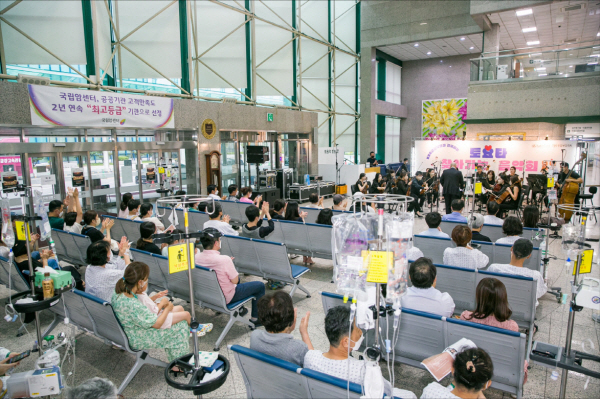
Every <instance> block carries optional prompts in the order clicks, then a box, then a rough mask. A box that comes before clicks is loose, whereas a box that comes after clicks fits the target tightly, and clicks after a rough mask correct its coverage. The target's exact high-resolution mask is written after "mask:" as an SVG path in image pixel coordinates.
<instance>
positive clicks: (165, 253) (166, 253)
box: [161, 229, 200, 257]
mask: <svg viewBox="0 0 600 399" xmlns="http://www.w3.org/2000/svg"><path fill="white" fill-rule="evenodd" d="M183 233H184V232H183V230H180V229H175V230H173V231H172V232H171V234H183ZM184 242H185V240H173V242H171V243H170V244H169V245H168V246H164V247H162V249H161V253H162V256H166V257H169V247H170V246H173V245H179V244H183V243H184ZM195 253H200V250H199V249H198V248H195Z"/></svg>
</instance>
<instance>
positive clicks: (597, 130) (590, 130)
mask: <svg viewBox="0 0 600 399" xmlns="http://www.w3.org/2000/svg"><path fill="white" fill-rule="evenodd" d="M565 136H567V137H572V136H583V137H598V136H600V123H567V125H566V126H565Z"/></svg>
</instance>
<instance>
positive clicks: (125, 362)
mask: <svg viewBox="0 0 600 399" xmlns="http://www.w3.org/2000/svg"><path fill="white" fill-rule="evenodd" d="M324 205H325V206H331V205H332V203H331V199H328V200H326V201H325V204H324ZM427 212H428V209H426V213H427ZM426 228H427V226H426V224H425V221H424V219H416V220H415V225H414V233H416V234H418V233H419V232H421V231H423V230H425V229H426ZM589 228H590V230H589V231H593V232H595V234H598V233H597V231H598V225H597V224H596V225H589ZM591 244H592V247H593V248H594V249H595V250H596V251H597V250H598V242H592V243H591ZM550 255H553V256H556V257H557V258H558V259H552V260H550V266H549V270H548V286H558V287H562V290H563V292H570V283H569V281H571V280H572V277H571V276H570V275H568V274H567V271H566V268H565V260H564V258H565V254H564V253H563V251H562V249H561V241H560V239H558V240H551V241H550ZM425 256H427V254H425ZM314 261H315V262H316V263H315V265H313V266H311V272H310V273H307V274H305V275H304V276H303V277H302V278H301V282H302V285H303V286H304V287H306V288H307V289H308V290H309V291H310V293H311V297H310V298H306V295H305V294H304V293H303V292H302V291H300V290H297V291H296V293H295V295H294V298H293V300H294V305H295V306H296V307H297V308H298V318H300V317H302V316H304V315H305V314H306V312H308V311H310V323H309V334H310V338H311V340H312V343H313V345H314V347H315V349H319V350H323V351H326V350H328V348H329V344H328V341H327V337H326V335H325V329H324V318H325V315H324V313H323V306H322V303H321V295H320V292H322V291H328V292H335V285H334V284H332V283H331V277H332V261H330V260H323V259H316V258H315V259H314ZM291 262H292V263H296V264H301V262H302V257H297V258H295V259H292V260H291ZM586 277H593V278H599V277H600V273H599V268H598V265H596V264H595V265H594V266H593V268H592V273H591V274H589V275H586ZM242 280H243V281H253V280H259V279H258V278H256V277H252V276H244V277H243V278H242ZM289 289H290V288H284V290H286V291H289ZM267 292H269V290H268V289H267ZM8 296H9V291H8V289H7V288H6V287H4V286H0V298H2V301H3V302H5V301H6V300H7V298H8ZM179 304H184V303H183V302H179ZM185 307H186V309H187V310H189V306H188V305H187V304H186V305H185ZM568 315H569V307H568V305H563V304H560V303H558V302H557V300H556V298H555V297H554V296H552V295H549V294H546V295H544V296H543V297H542V298H540V300H539V306H538V308H537V321H536V324H537V325H538V327H539V330H538V332H537V334H536V335H535V336H534V340H538V341H542V342H548V343H551V344H555V345H561V346H562V345H564V343H565V339H566V338H565V337H566V332H567V320H568ZM40 316H41V317H40V319H41V324H42V327H43V328H45V327H47V326H48V325H49V324H50V323H51V321H52V314H51V313H49V312H47V311H45V312H42V313H41V314H40ZM196 317H197V319H198V321H199V322H200V323H213V325H214V329H213V331H212V332H210V333H208V334H207V335H206V336H204V337H201V338H199V340H198V341H199V345H200V350H203V351H212V349H213V347H214V344H215V342H216V340H217V338H218V337H219V334H220V333H221V331H222V330H223V328H224V327H225V325H226V323H227V319H228V317H227V316H226V315H223V314H220V315H216V314H215V312H213V311H212V310H207V309H201V308H198V307H197V308H196ZM298 324H299V320H298V323H297V325H298ZM19 326H20V322H15V323H7V322H4V321H3V322H1V323H0V337H2V339H1V345H2V346H4V347H6V348H8V349H10V350H11V351H13V352H22V351H24V350H27V349H31V344H32V342H33V341H34V340H35V339H36V338H35V327H34V325H33V323H32V324H30V325H29V326H28V330H29V333H26V334H25V335H23V336H22V337H19V338H17V337H16V334H17V329H18V328H19ZM60 332H65V333H67V334H68V335H69V336H73V335H74V334H77V337H76V345H75V357H74V358H72V357H71V359H67V361H66V362H65V363H64V364H63V368H62V372H63V374H64V375H63V378H65V380H66V383H67V384H68V385H69V386H73V385H77V384H79V383H81V382H83V381H84V380H86V379H88V378H92V377H102V378H107V379H110V380H111V381H112V382H113V383H114V384H115V385H117V386H118V385H119V384H120V383H121V382H122V381H123V379H124V378H125V376H126V375H127V373H128V372H129V370H130V368H131V367H132V366H133V364H134V362H135V358H134V356H133V355H131V354H128V353H126V352H123V351H120V350H117V349H113V348H111V345H107V344H105V343H104V342H102V341H101V340H99V339H97V338H95V337H94V336H92V335H90V334H87V333H84V332H81V331H77V330H76V329H75V327H72V326H65V325H63V324H61V325H59V326H58V327H57V328H56V329H55V330H54V332H53V334H54V335H55V336H56V335H58V334H59V333H60ZM250 334H251V331H250V329H249V328H248V327H247V326H243V325H240V324H238V323H236V324H234V326H233V327H232V328H231V330H230V332H229V334H228V335H227V336H226V338H225V340H224V341H223V343H222V344H221V350H220V353H221V354H223V355H224V356H225V357H227V358H228V359H229V361H230V362H231V372H230V374H229V376H228V378H227V381H226V382H225V384H224V385H223V386H222V387H221V388H220V389H218V390H217V391H215V392H212V393H210V394H207V395H205V397H207V398H209V397H231V398H242V397H246V388H245V385H244V380H243V378H242V375H241V373H240V371H239V369H238V367H237V365H236V362H235V358H234V356H233V353H232V352H231V351H230V350H229V349H228V348H227V346H228V345H234V344H237V345H242V346H246V347H247V346H249V344H250ZM293 335H294V336H295V337H296V338H297V339H300V333H299V331H298V329H297V328H296V330H295V331H294V332H293ZM399 339H402V338H401V337H400V338H399ZM190 343H191V340H190ZM573 348H574V349H577V350H580V351H585V352H589V353H592V354H595V355H599V354H600V351H599V348H600V324H599V323H595V322H594V321H593V320H592V312H591V310H589V309H584V310H583V311H582V312H579V313H577V314H576V317H575V329H574V333H573ZM61 353H62V351H61ZM150 354H151V356H153V357H156V358H158V359H160V360H163V361H166V360H167V358H166V355H165V352H164V351H163V350H151V351H150ZM36 359H37V355H36V354H34V355H32V356H30V357H29V358H26V359H24V360H23V361H22V362H21V365H20V366H19V368H18V370H17V371H26V370H30V369H32V368H33V367H34V363H35V361H36ZM380 364H381V368H382V373H383V376H384V378H386V379H388V378H389V371H388V369H387V365H386V363H385V362H383V361H382V362H381V363H380ZM590 364H591V363H590V362H586V363H584V365H587V366H590ZM591 367H592V368H593V369H594V370H597V371H600V365H599V364H593V365H592V366H591ZM393 368H394V371H393V372H394V374H395V386H396V387H398V388H402V389H407V390H410V391H413V392H414V393H415V394H416V395H417V397H420V396H421V393H422V391H423V388H425V386H426V385H427V384H429V383H430V382H432V381H434V378H433V377H432V376H431V375H430V374H429V372H427V371H426V370H421V369H417V368H414V367H410V366H408V365H400V364H394V366H393ZM390 371H391V370H390ZM560 372H561V371H560V370H559V373H560ZM70 373H72V374H70ZM551 373H552V370H550V369H547V368H545V367H542V366H540V365H537V364H533V365H532V368H531V369H530V370H529V376H528V380H527V383H526V384H525V385H524V392H523V397H524V398H556V397H558V394H559V389H560V377H559V378H558V380H553V379H552V378H551ZM442 383H443V384H444V385H447V384H448V383H449V378H446V379H445V380H444V381H443V382H442ZM598 392H600V381H599V380H597V379H593V378H591V379H588V377H586V376H583V375H581V374H578V373H574V372H570V373H569V381H568V385H567V397H569V398H597V397H598ZM484 394H485V395H486V397H488V398H503V397H504V398H509V397H510V395H509V394H508V393H504V392H503V391H500V390H497V389H494V388H491V389H489V390H486V391H485V392H484ZM123 395H124V397H125V398H170V397H178V398H181V397H194V395H193V394H192V393H191V392H185V391H178V390H175V389H173V388H171V387H170V386H168V385H167V384H166V382H165V380H164V370H163V369H161V368H159V367H155V366H144V367H143V368H142V369H141V370H140V372H139V373H138V374H137V375H136V376H135V378H134V379H133V380H132V381H131V383H130V384H129V386H128V387H127V388H126V389H125V391H124V392H123Z"/></svg>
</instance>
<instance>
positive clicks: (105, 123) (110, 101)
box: [28, 85, 175, 129]
mask: <svg viewBox="0 0 600 399" xmlns="http://www.w3.org/2000/svg"><path fill="white" fill-rule="evenodd" d="M28 90H29V108H30V112H31V123H32V124H33V125H46V126H47V125H50V126H82V127H108V128H110V127H131V128H154V129H160V128H173V127H175V121H174V116H173V99H172V98H163V97H148V96H136V95H131V94H121V93H113V92H104V91H91V90H76V89H63V88H58V87H47V86H36V85H29V87H28Z"/></svg>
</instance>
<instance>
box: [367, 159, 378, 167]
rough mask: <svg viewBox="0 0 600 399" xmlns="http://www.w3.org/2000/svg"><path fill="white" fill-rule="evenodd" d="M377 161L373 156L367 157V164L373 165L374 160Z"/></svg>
mask: <svg viewBox="0 0 600 399" xmlns="http://www.w3.org/2000/svg"><path fill="white" fill-rule="evenodd" d="M376 161H377V159H375V157H371V158H367V163H368V164H369V166H371V167H373V166H375V162H376Z"/></svg>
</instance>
